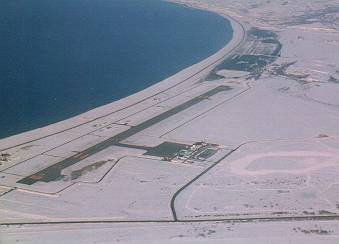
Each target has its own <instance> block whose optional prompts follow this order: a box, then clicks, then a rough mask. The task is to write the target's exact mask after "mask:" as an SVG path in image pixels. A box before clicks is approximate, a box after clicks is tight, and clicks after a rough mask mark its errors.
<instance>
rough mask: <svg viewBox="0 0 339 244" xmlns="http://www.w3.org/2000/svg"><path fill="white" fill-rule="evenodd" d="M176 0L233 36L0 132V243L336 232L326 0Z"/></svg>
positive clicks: (330, 0) (336, 168)
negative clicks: (47, 120) (178, 68)
mask: <svg viewBox="0 0 339 244" xmlns="http://www.w3.org/2000/svg"><path fill="white" fill-rule="evenodd" d="M174 2H178V3H180V4H185V5H188V6H191V7H195V8H200V9H204V10H208V11H213V12H216V13H218V14H220V15H222V16H225V17H227V18H230V20H231V21H232V26H233V28H234V38H233V40H232V41H231V42H230V43H229V44H228V45H227V46H226V47H225V48H223V49H222V50H220V51H219V52H218V53H216V54H215V55H213V56H211V57H209V58H207V59H206V60H204V61H202V62H201V63H199V64H196V65H193V66H192V67H189V68H188V69H186V70H183V71H182V72H180V73H178V74H176V75H174V76H172V77H170V78H168V79H166V80H164V81H162V82H160V83H158V84H156V85H154V86H152V87H150V88H148V89H146V90H144V91H141V92H139V93H137V94H134V95H132V96H130V97H127V98H125V99H123V100H120V101H117V102H114V103H112V104H108V105H106V106H103V107H100V108H97V109H95V110H92V111H89V112H87V113H85V114H82V115H80V116H77V117H74V118H71V119H69V120H67V121H63V122H60V123H57V124H54V125H51V126H47V127H45V128H41V129H37V130H35V131H31V132H27V133H24V134H20V135H17V136H13V137H10V138H6V139H3V140H1V141H0V151H1V152H0V153H1V158H0V170H1V172H0V219H1V227H0V240H1V241H2V242H3V243H13V242H15V241H18V242H20V241H21V242H23V243H33V242H34V243H41V242H43V241H42V240H46V239H47V238H49V239H50V240H54V241H55V242H63V241H65V240H67V241H68V242H69V243H72V242H78V241H79V240H80V241H81V242H82V243H93V242H95V241H97V242H104V243H105V242H106V243H107V242H108V243H112V242H114V243H196V242H197V241H199V242H202V243H279V244H280V243H338V242H339V230H338V226H339V225H338V220H339V197H338V196H339V180H338V179H339V123H338V122H339V107H338V105H339V96H338V94H339V93H338V92H339V75H338V73H339V55H338V54H339V53H338V50H339V48H338V46H339V32H338V30H339V23H338V19H339V5H338V3H337V1H336V0H324V1H307V0H296V1H280V0H277V1H266V0H253V1H249V0H240V1H233V0H225V1H223V0H175V1H174ZM159 148H160V149H161V150H160V149H159ZM158 149H159V150H158ZM150 152H152V153H150ZM48 169H52V170H54V172H51V171H49V170H48ZM89 230H90V231H91V233H93V235H91V236H90V237H88V231H89ZM94 230H95V231H94ZM86 233H87V234H86ZM74 238H75V239H74Z"/></svg>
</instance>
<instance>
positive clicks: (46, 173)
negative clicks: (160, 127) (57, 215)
mask: <svg viewBox="0 0 339 244" xmlns="http://www.w3.org/2000/svg"><path fill="white" fill-rule="evenodd" d="M230 89H231V88H229V87H227V86H218V87H216V88H214V89H212V90H209V91H207V92H205V93H203V94H202V95H200V96H198V97H195V98H192V99H190V100H189V101H187V102H185V103H183V104H180V105H178V106H176V107H174V108H172V109H170V110H168V111H166V112H164V113H162V114H160V115H158V116H155V117H153V118H151V119H149V120H146V121H145V122H142V123H140V124H139V125H136V126H133V127H131V128H130V129H128V130H126V131H124V132H122V133H120V134H117V135H115V136H113V137H110V138H109V139H107V140H105V141H103V142H101V143H99V144H96V145H94V146H92V147H90V148H87V149H86V150H84V151H82V152H79V153H77V154H75V155H73V156H71V157H69V158H66V159H64V160H62V161H60V162H58V163H56V164H53V165H52V166H50V167H47V168H45V169H43V170H41V171H39V172H37V173H35V174H33V175H30V176H27V177H25V178H23V179H21V180H19V181H18V183H21V184H26V185H32V184H34V183H36V182H38V181H43V182H50V181H54V180H57V179H58V178H59V177H60V176H61V171H62V170H63V169H65V168H67V167H69V166H71V165H73V164H76V163H78V162H79V161H81V160H83V159H85V158H88V157H89V156H91V155H94V154H96V153H98V152H100V151H102V150H104V149H106V148H108V147H110V146H113V145H119V144H120V145H121V143H120V142H121V141H123V140H125V139H127V138H129V137H131V136H133V135H134V134H137V133H138V132H140V131H143V130H145V129H147V128H149V127H151V126H152V125H155V124H156V123H159V122H160V121H162V120H165V119H167V118H169V117H170V116H172V115H174V114H177V113H179V112H181V111H183V110H185V109H187V108H189V107H191V106H193V105H195V104H197V103H199V102H201V101H203V100H205V99H207V98H209V97H211V96H213V95H215V94H217V93H219V92H223V91H227V90H230ZM126 146H127V145H126ZM130 147H133V146H130Z"/></svg>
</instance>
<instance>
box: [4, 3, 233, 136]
mask: <svg viewBox="0 0 339 244" xmlns="http://www.w3.org/2000/svg"><path fill="white" fill-rule="evenodd" d="M232 33H233V32H232V28H231V25H230V22H229V21H228V20H226V19H224V18H222V17H221V16H219V15H217V14H214V13H211V12H206V11H202V10H197V9H192V8H188V7H185V6H183V5H178V4H174V3H169V2H166V1H161V0H1V1H0V138H5V137H8V136H11V135H15V134H18V133H21V132H25V131H28V130H32V129H36V128H39V127H42V126H46V125H48V124H51V123H55V122H59V121H62V120H65V119H67V118H70V117H72V116H75V115H78V114H81V113H83V112H86V111H88V110H91V109H94V108H96V107H99V106H101V105H105V104H108V103H110V102H113V101H116V100H119V99H121V98H124V97H126V96H128V95H131V94H133V93H135V92H138V91H140V90H143V89H145V88H147V87H149V86H151V85H153V84H155V83H157V82H159V81H161V80H163V79H165V78H167V77H169V76H171V75H173V74H175V73H177V72H179V71H180V70H182V69H184V68H186V67H189V66H191V65H193V64H195V63H197V62H199V61H201V60H203V59H205V58H207V57H208V56H210V55H212V54H213V53H215V52H217V51H218V50H219V49H221V48H222V47H223V46H225V45H226V44H227V42H229V41H230V39H231V38H232Z"/></svg>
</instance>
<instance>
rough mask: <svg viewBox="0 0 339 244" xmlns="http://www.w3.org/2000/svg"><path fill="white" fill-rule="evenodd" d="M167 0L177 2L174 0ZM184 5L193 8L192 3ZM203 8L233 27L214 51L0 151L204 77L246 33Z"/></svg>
mask: <svg viewBox="0 0 339 244" xmlns="http://www.w3.org/2000/svg"><path fill="white" fill-rule="evenodd" d="M170 2H173V3H176V4H181V3H178V2H176V1H170ZM186 6H187V5H186ZM188 7H192V8H195V6H188ZM203 10H205V11H211V12H214V13H216V14H218V15H220V16H221V17H223V18H226V19H227V20H228V21H230V24H231V27H232V29H233V36H232V39H231V40H230V41H229V42H228V43H227V44H226V45H225V46H224V47H223V48H222V49H220V50H219V51H218V52H216V53H215V54H213V55H211V56H209V57H207V58H206V59H204V60H202V61H201V62H199V63H196V64H194V65H192V66H190V67H188V68H186V69H184V70H181V71H180V72H178V73H176V74H174V75H172V76H170V77H168V78H166V79H164V80H162V81H159V82H158V83H156V84H154V85H152V86H150V87H148V88H146V89H144V90H142V91H139V92H137V93H134V94H132V95H130V96H127V97H125V98H122V99H120V100H117V101H114V102H111V103H109V104H106V105H103V106H100V107H97V108H95V109H92V110H89V111H87V112H85V113H82V114H79V115H77V116H74V117H71V118H69V119H66V120H63V121H60V122H57V123H53V124H50V125H47V126H44V127H41V128H37V129H34V130H30V131H26V132H23V133H20V134H17V135H13V136H10V137H6V138H3V139H0V151H4V150H8V149H11V148H13V147H17V146H21V145H24V144H27V143H30V142H34V141H37V140H40V139H43V138H47V137H50V136H53V135H57V134H60V133H63V132H67V131H68V130H71V129H74V128H78V127H81V126H83V125H86V124H88V123H91V122H95V121H96V120H100V119H102V118H105V117H107V116H110V115H113V114H115V113H118V112H121V111H123V110H125V109H130V108H132V107H134V106H137V105H138V104H140V103H142V102H144V101H146V100H148V99H151V98H155V97H156V96H157V95H160V94H162V93H165V92H168V91H170V90H171V89H174V88H176V87H177V86H179V85H183V84H185V85H188V86H189V85H192V84H194V83H196V82H197V81H199V80H201V79H203V78H204V77H206V75H207V74H208V73H209V72H210V71H211V70H212V69H213V68H215V66H217V65H218V64H219V63H220V62H222V61H223V60H225V59H226V58H227V57H228V56H229V55H230V54H232V52H233V51H235V50H236V49H237V48H238V47H239V46H240V45H241V44H242V42H243V41H244V39H245V36H246V30H245V28H244V26H243V25H242V24H241V23H239V22H238V21H237V20H235V19H234V18H232V17H230V16H225V15H223V14H220V13H218V12H216V11H212V10H209V9H203Z"/></svg>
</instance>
